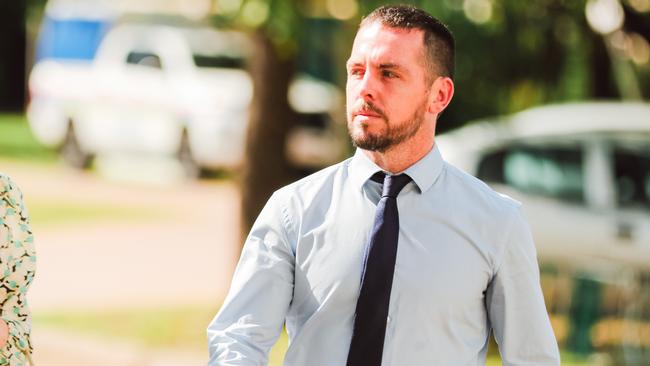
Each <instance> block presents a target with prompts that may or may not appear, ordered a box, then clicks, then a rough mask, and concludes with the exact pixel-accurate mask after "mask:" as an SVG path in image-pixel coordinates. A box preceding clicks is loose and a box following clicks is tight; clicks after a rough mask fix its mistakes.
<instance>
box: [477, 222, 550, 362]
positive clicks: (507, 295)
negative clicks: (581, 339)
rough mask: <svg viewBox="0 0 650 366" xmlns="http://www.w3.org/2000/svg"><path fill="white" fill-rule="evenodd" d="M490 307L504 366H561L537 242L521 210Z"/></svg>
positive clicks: (489, 297) (491, 288)
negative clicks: (540, 270)
mask: <svg viewBox="0 0 650 366" xmlns="http://www.w3.org/2000/svg"><path fill="white" fill-rule="evenodd" d="M486 306H487V311H488V315H489V319H490V322H491V324H492V327H493V330H494V336H495V339H496V341H497V344H498V345H499V352H500V354H501V359H502V362H503V365H504V366H517V365H526V366H534V365H539V366H541V365H544V366H548V365H560V354H559V350H558V346H557V341H556V340H555V336H554V334H553V329H552V328H551V324H550V321H549V318H548V314H547V312H546V306H545V304H544V297H543V295H542V290H541V286H540V283H539V267H538V264H537V254H536V252H535V244H534V242H533V238H532V235H531V232H530V229H529V227H528V224H527V223H526V221H525V219H524V218H523V216H522V214H521V212H520V211H519V210H517V212H516V214H515V215H514V218H513V219H512V220H511V222H510V230H509V233H508V237H507V241H506V243H505V247H504V249H503V257H502V260H501V263H500V265H499V267H498V269H497V271H496V274H495V276H494V277H493V279H492V281H491V283H490V285H489V287H488V290H487V293H486Z"/></svg>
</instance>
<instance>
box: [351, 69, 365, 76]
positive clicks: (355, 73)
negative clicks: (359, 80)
mask: <svg viewBox="0 0 650 366" xmlns="http://www.w3.org/2000/svg"><path fill="white" fill-rule="evenodd" d="M359 75H363V70H361V69H352V70H350V76H359Z"/></svg>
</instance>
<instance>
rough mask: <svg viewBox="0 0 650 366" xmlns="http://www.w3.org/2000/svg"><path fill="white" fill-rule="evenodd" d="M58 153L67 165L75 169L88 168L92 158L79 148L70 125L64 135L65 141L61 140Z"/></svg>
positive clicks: (77, 140)
mask: <svg viewBox="0 0 650 366" xmlns="http://www.w3.org/2000/svg"><path fill="white" fill-rule="evenodd" d="M59 153H60V155H61V158H62V159H63V161H64V162H65V163H66V164H67V165H69V166H71V167H73V168H76V169H87V168H89V167H90V165H91V163H92V160H93V157H94V156H93V155H92V154H90V153H88V152H85V151H84V150H83V149H82V148H81V145H80V144H79V139H78V138H77V135H76V133H75V131H74V127H73V125H72V123H70V125H69V126H68V131H67V132H66V134H65V139H64V140H63V144H62V145H61V149H60V151H59Z"/></svg>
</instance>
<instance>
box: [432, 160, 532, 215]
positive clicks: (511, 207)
mask: <svg viewBox="0 0 650 366" xmlns="http://www.w3.org/2000/svg"><path fill="white" fill-rule="evenodd" d="M445 171H446V172H447V176H448V178H449V179H450V180H452V182H451V183H452V185H453V187H454V188H456V189H458V190H459V191H460V192H459V193H460V194H462V196H463V197H465V198H467V199H468V201H469V202H472V206H473V207H476V208H477V209H480V210H484V211H486V212H487V213H497V212H501V213H509V214H512V213H515V212H519V210H520V209H521V203H520V202H519V201H517V200H515V199H513V198H511V197H510V196H508V195H506V194H503V193H500V192H497V191H495V190H494V189H492V188H491V187H490V186H488V185H487V184H486V183H485V182H483V181H482V180H480V179H478V178H476V177H475V176H473V175H471V174H469V173H467V172H465V171H463V170H461V169H459V168H457V167H455V166H454V165H452V164H449V163H446V162H445Z"/></svg>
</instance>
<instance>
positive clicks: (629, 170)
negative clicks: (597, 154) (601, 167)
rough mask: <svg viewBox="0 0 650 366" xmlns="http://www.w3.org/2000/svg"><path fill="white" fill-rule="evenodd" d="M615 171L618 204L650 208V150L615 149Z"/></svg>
mask: <svg viewBox="0 0 650 366" xmlns="http://www.w3.org/2000/svg"><path fill="white" fill-rule="evenodd" d="M614 173H615V179H616V197H617V201H618V205H619V206H620V207H638V208H645V209H650V152H647V153H643V152H641V151H625V150H621V149H617V150H615V151H614Z"/></svg>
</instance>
